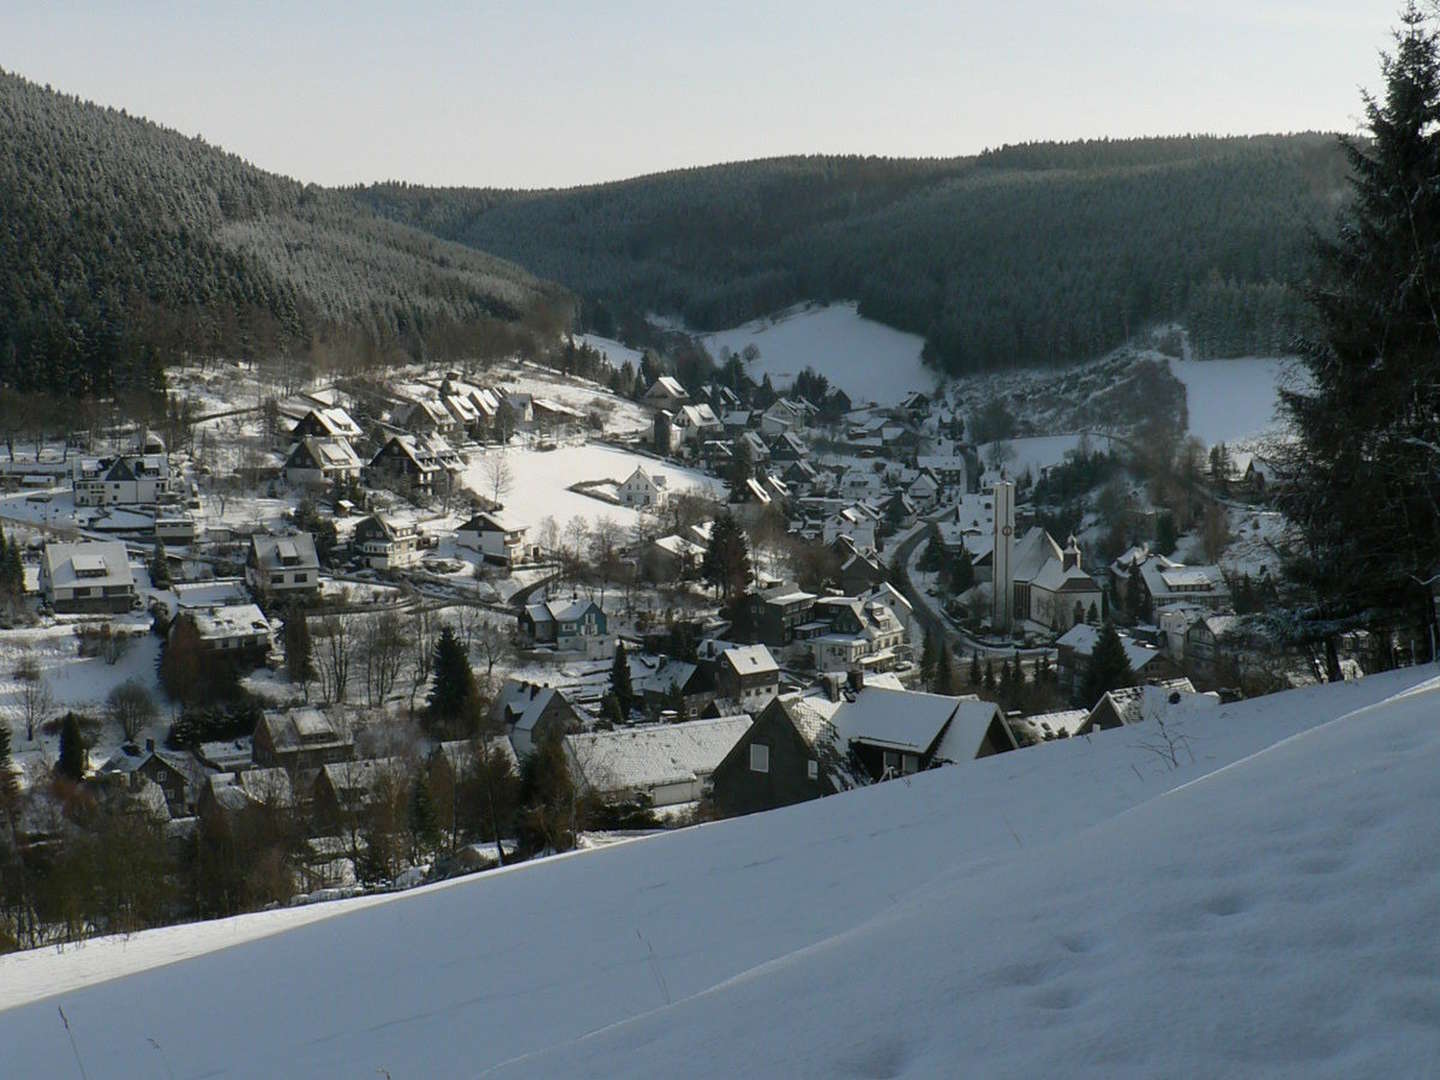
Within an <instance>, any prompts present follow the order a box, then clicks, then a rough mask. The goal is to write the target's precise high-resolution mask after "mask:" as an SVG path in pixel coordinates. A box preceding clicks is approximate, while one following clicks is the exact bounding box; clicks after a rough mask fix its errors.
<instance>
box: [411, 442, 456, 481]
mask: <svg viewBox="0 0 1440 1080" xmlns="http://www.w3.org/2000/svg"><path fill="white" fill-rule="evenodd" d="M415 445H416V446H417V447H419V449H420V450H422V451H425V452H426V453H428V454H429V455H430V456H431V457H432V458H434V459H435V461H436V463H437V464H438V465H439V466H440V468H441V469H442V470H444V471H445V472H446V473H448V474H449V475H451V476H458V475H460V473H462V472H464V471H465V455H464V454H462V453H461V452H460V451H459V450H456V449H455V447H454V446H452V445H451V444H450V441H449V440H448V439H446V438H445V436H444V435H441V434H440V433H439V432H438V431H430V432H423V433H421V434H419V435H416V436H415Z"/></svg>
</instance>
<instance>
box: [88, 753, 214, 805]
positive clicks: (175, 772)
mask: <svg viewBox="0 0 1440 1080" xmlns="http://www.w3.org/2000/svg"><path fill="white" fill-rule="evenodd" d="M207 775H208V772H207V770H206V769H205V767H204V766H203V765H201V764H200V763H199V762H198V761H196V760H195V759H194V758H193V757H191V756H190V755H189V754H178V753H171V752H169V751H166V750H156V749H155V740H154V739H147V740H146V741H145V747H144V749H143V750H142V749H141V748H140V747H139V746H138V745H136V744H135V743H125V744H124V745H123V746H121V747H120V749H119V750H117V751H116V752H115V753H114V754H113V755H112V756H111V757H110V759H109V760H108V761H106V762H105V764H103V765H101V766H100V767H99V768H98V769H96V770H95V779H96V780H97V781H98V782H101V783H105V784H110V785H114V786H116V787H119V788H121V789H123V790H128V791H131V792H135V791H138V790H139V789H140V786H141V785H142V784H143V783H153V784H158V785H159V787H160V790H161V791H162V792H164V795H165V804H166V807H167V808H168V811H169V814H170V816H171V817H172V818H180V817H188V816H190V815H191V814H193V813H195V807H196V804H197V803H198V802H199V799H200V789H201V787H202V786H203V784H204V782H205V778H206V776H207Z"/></svg>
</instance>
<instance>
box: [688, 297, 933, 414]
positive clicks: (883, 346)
mask: <svg viewBox="0 0 1440 1080" xmlns="http://www.w3.org/2000/svg"><path fill="white" fill-rule="evenodd" d="M702 340H703V341H704V343H705V347H706V348H707V349H709V350H710V355H712V356H714V357H715V358H716V359H717V360H718V359H719V358H720V352H721V349H722V348H729V349H730V351H731V352H737V353H738V352H743V351H744V350H745V347H746V346H747V345H754V346H755V347H756V348H758V349H759V350H760V357H759V359H758V360H756V361H755V362H754V363H753V364H751V365H750V367H749V372H750V376H751V378H753V379H755V381H756V382H759V381H760V379H761V378H763V377H764V376H765V375H767V374H768V375H769V376H770V380H771V382H772V383H774V385H775V386H776V387H777V388H784V387H786V386H789V385H790V383H791V382H792V381H793V380H794V378H795V376H796V375H798V374H800V372H802V371H804V370H805V368H806V367H807V366H809V367H813V368H814V369H815V370H816V371H818V372H820V374H822V375H824V376H825V377H826V378H827V379H829V380H830V381H831V382H832V383H834V384H835V385H836V386H838V387H840V389H842V390H844V391H845V393H847V394H849V395H850V398H851V400H852V401H854V402H855V403H856V404H860V403H861V402H868V401H874V402H876V403H878V404H881V405H893V404H895V403H896V402H898V401H899V400H900V399H901V398H903V397H904V396H905V395H906V394H907V393H909V392H910V391H911V390H923V391H925V392H927V393H928V392H930V391H931V390H933V389H934V387H935V384H936V381H937V380H936V376H935V373H934V372H933V371H932V370H931V369H930V368H927V367H926V366H925V365H924V364H923V363H922V362H921V360H920V350H921V349H923V348H924V346H925V339H924V338H921V337H919V336H917V335H915V334H907V333H904V332H903V331H900V330H895V329H893V328H891V327H889V326H885V325H884V324H882V323H877V322H873V321H871V320H870V319H865V318H861V316H860V313H859V311H858V310H857V309H856V305H855V304H854V303H853V302H848V303H843V304H831V305H829V306H828V307H827V306H821V305H813V304H811V305H805V306H802V307H798V308H791V309H789V310H788V311H783V312H781V313H780V314H779V315H776V316H774V317H772V318H768V319H757V320H755V321H754V322H748V323H746V324H745V325H744V326H738V327H736V328H735V329H733V330H722V331H720V332H719V333H716V334H708V335H706V336H705V337H704V338H703V339H702Z"/></svg>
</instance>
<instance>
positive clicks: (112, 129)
mask: <svg viewBox="0 0 1440 1080" xmlns="http://www.w3.org/2000/svg"><path fill="white" fill-rule="evenodd" d="M572 304H573V300H572V299H571V298H570V297H569V295H568V294H567V293H566V292H565V290H563V289H562V288H560V287H558V286H554V285H551V284H548V283H544V282H541V281H539V280H537V279H536V278H535V277H534V276H532V275H531V274H530V273H528V272H526V271H524V270H521V269H520V268H519V267H517V266H515V265H513V264H510V263H507V262H504V261H502V260H500V259H496V258H491V257H489V256H487V255H482V254H480V253H478V252H476V251H474V250H473V249H471V248H468V247H464V246H461V245H458V244H449V243H445V242H443V241H440V240H438V239H437V238H435V237H434V236H432V235H431V234H429V233H425V232H420V231H418V230H415V229H411V228H409V227H407V226H404V225H402V224H399V223H396V222H393V221H389V220H386V219H383V218H380V217H377V216H376V215H374V214H373V213H371V212H370V211H368V210H366V209H364V208H363V207H360V206H358V205H357V204H356V203H355V201H354V200H353V199H350V198H348V197H346V196H344V195H339V194H336V193H334V192H331V191H327V190H324V189H321V188H317V187H314V186H306V185H302V184H300V183H297V182H295V181H292V180H288V179H286V178H284V177H280V176H275V175H272V174H269V173H265V172H262V171H261V170H259V169H256V168H254V167H252V166H250V165H248V164H246V163H245V162H244V161H242V160H241V159H240V158H238V157H236V156H234V155H232V154H227V153H224V152H222V151H221V150H218V149H216V148H215V147H212V146H209V145H207V144H206V143H205V142H203V141H201V140H200V139H198V138H187V137H185V136H183V135H180V134H178V133H176V132H174V131H170V130H166V129H164V128H161V127H158V126H156V125H155V124H151V123H148V122H146V121H143V120H139V119H135V118H132V117H129V116H127V115H126V114H125V113H124V112H121V111H117V110H114V109H108V108H101V107H99V106H95V105H91V104H86V103H84V102H82V101H80V100H78V99H76V98H73V97H67V96H63V95H60V94H57V93H53V92H52V91H50V90H49V89H48V88H44V87H40V86H37V85H35V84H34V83H31V82H28V81H26V80H24V79H22V78H19V77H17V76H14V75H10V74H8V73H5V72H0V385H3V386H8V387H12V388H18V389H21V390H46V391H52V392H57V393H70V394H86V393H96V394H108V393H111V392H125V391H131V390H135V391H145V390H150V389H154V388H156V386H157V385H158V384H159V381H160V375H159V373H160V372H161V370H162V369H163V367H164V365H165V364H167V363H169V362H171V361H173V360H176V359H179V358H182V357H183V356H184V355H186V354H187V353H188V354H194V353H197V352H200V353H211V354H223V355H230V356H246V355H265V354H267V353H271V352H274V351H277V350H281V349H286V350H293V351H295V352H310V353H312V354H313V353H316V352H317V351H320V350H324V349H330V350H334V351H345V352H355V351H357V350H359V351H368V350H370V349H373V348H378V349H380V350H382V352H398V351H404V352H408V353H411V354H416V353H419V352H440V353H443V352H445V351H447V350H449V351H469V352H473V351H477V350H480V351H483V350H484V349H485V348H487V347H494V348H499V347H502V346H503V345H504V344H506V343H509V344H513V339H514V338H515V336H516V335H517V334H521V333H523V331H520V330H519V329H518V327H519V326H520V323H521V321H522V320H524V321H525V322H526V323H527V324H531V325H538V324H540V323H543V322H550V323H554V322H557V321H565V320H568V318H569V317H570V313H571V310H572Z"/></svg>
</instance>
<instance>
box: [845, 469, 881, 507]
mask: <svg viewBox="0 0 1440 1080" xmlns="http://www.w3.org/2000/svg"><path fill="white" fill-rule="evenodd" d="M836 486H837V488H838V489H839V491H840V495H841V497H843V498H846V499H878V498H880V496H881V495H883V494H884V493H885V480H884V477H883V476H881V474H880V473H878V472H876V471H875V470H874V469H860V468H853V469H847V470H845V472H844V474H843V475H841V477H840V482H839V483H838V484H837V485H836Z"/></svg>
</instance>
